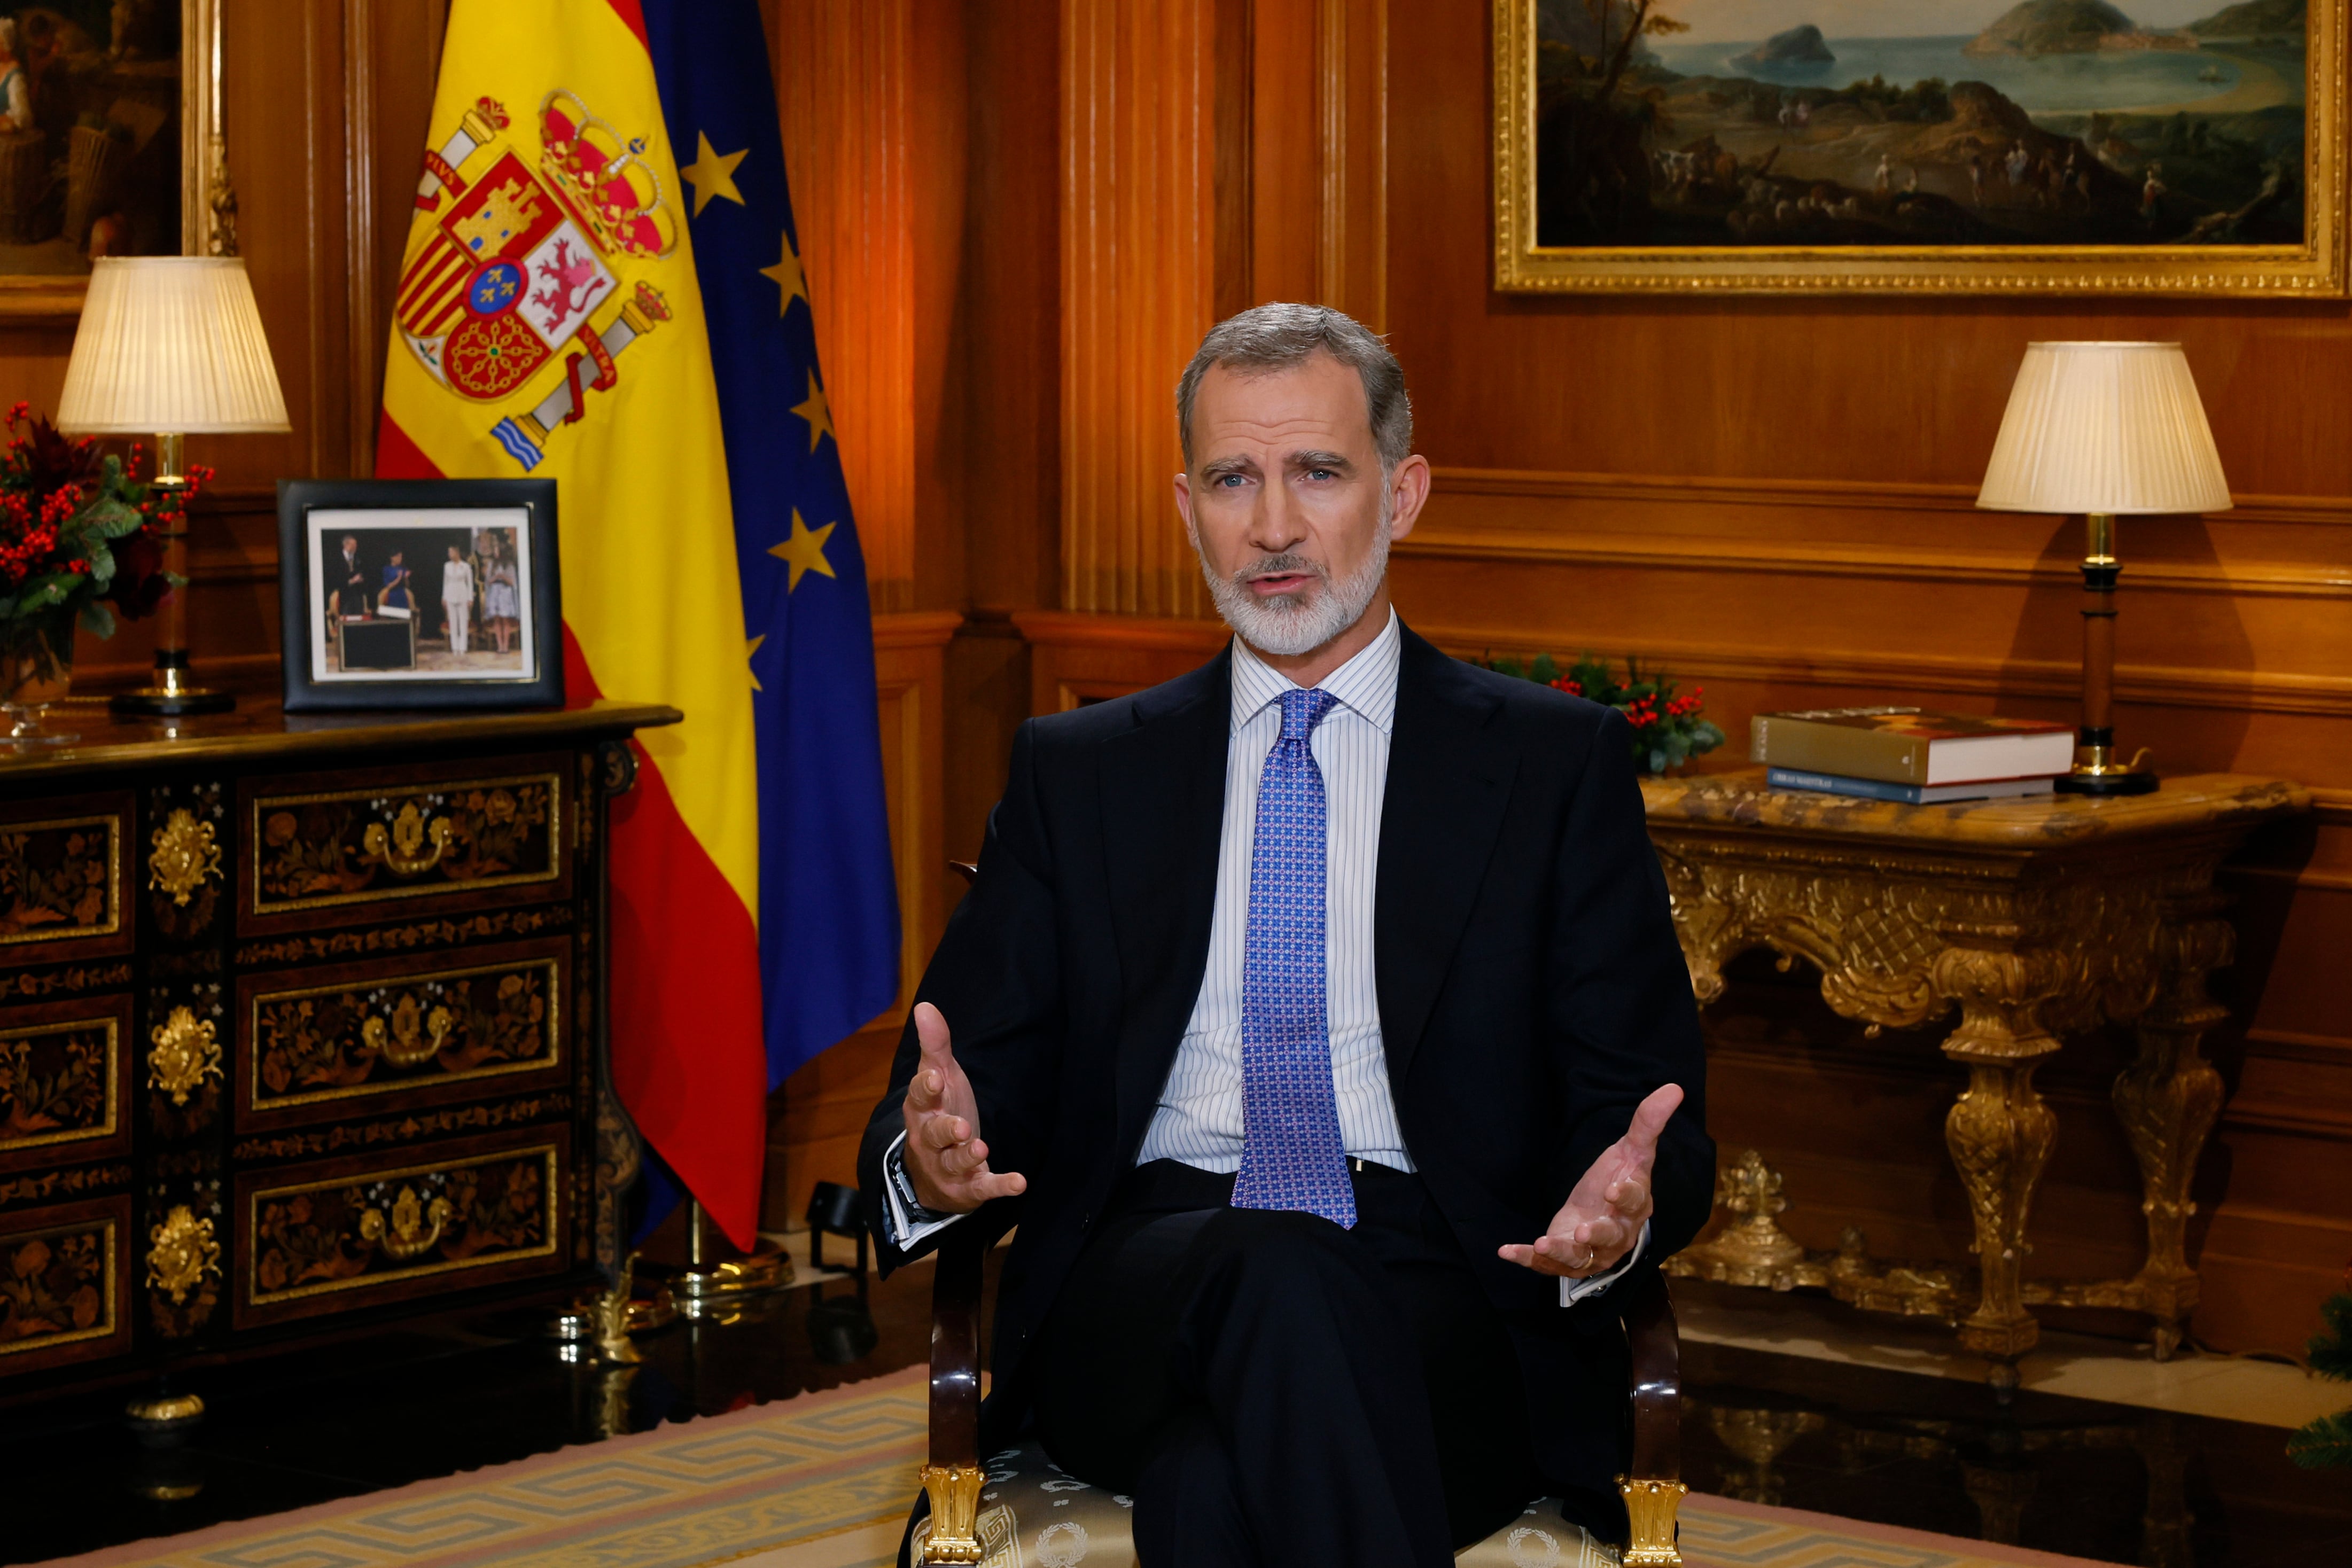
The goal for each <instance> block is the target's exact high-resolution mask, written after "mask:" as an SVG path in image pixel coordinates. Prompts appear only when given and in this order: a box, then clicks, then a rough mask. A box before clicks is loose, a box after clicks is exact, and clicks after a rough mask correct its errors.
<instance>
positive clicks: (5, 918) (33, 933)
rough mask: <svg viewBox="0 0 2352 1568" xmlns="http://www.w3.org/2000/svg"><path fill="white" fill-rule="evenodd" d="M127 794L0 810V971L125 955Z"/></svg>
mask: <svg viewBox="0 0 2352 1568" xmlns="http://www.w3.org/2000/svg"><path fill="white" fill-rule="evenodd" d="M130 821H131V797H130V796H129V795H127V794H106V795H98V796H86V797H82V798H79V799H75V800H26V801H19V802H16V803H15V804H12V805H7V806H0V965H8V966H15V965H18V964H47V963H54V962H56V961H58V959H61V958H80V957H97V956H101V955H107V954H114V953H128V952H129V951H131V923H130V922H129V921H128V920H127V919H125V918H124V904H125V900H124V873H123V863H122V839H123V834H124V831H125V830H126V828H127V826H128V824H129V822H130Z"/></svg>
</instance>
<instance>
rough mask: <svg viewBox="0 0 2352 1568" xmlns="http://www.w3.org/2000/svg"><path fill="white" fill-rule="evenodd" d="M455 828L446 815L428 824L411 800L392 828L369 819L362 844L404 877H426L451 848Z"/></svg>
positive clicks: (402, 809) (396, 818)
mask: <svg viewBox="0 0 2352 1568" xmlns="http://www.w3.org/2000/svg"><path fill="white" fill-rule="evenodd" d="M456 831H457V830H455V829H454V828H452V827H451V826H450V825H449V819H448V818H446V817H436V818H434V819H433V821H431V822H430V823H427V822H426V821H425V813H424V812H422V811H420V810H417V809H416V802H415V801H414V800H410V801H408V802H406V803H405V804H404V805H403V806H402V807H401V808H400V814H399V815H398V816H395V817H394V818H393V820H392V828H391V831H385V829H384V825H383V823H382V822H370V823H369V824H368V825H367V831H366V832H365V833H363V834H362V835H361V837H360V843H361V844H362V847H364V848H365V849H366V851H367V852H368V853H369V854H371V855H373V856H374V857H375V858H376V859H377V860H380V861H382V862H383V863H384V864H386V865H388V866H390V867H391V868H392V869H393V870H394V871H395V872H398V873H400V874H401V875H402V876H423V875H424V874H425V873H426V872H428V871H431V870H432V869H433V868H434V867H435V866H436V865H439V864H440V863H441V855H442V852H444V851H445V850H446V849H447V848H448V847H449V841H450V839H451V838H452V837H453V836H454V835H455V833H456ZM428 841H429V842H430V843H431V844H432V846H433V847H432V849H431V850H430V851H427V850H426V849H425V844H426V843H427V842H428Z"/></svg>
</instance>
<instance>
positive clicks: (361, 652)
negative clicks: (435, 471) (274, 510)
mask: <svg viewBox="0 0 2352 1568" xmlns="http://www.w3.org/2000/svg"><path fill="white" fill-rule="evenodd" d="M278 600H279V605H280V614H281V616H282V618H283V624H284V627H285V647H286V711H287V712H289V713H300V712H306V711H320V710H323V709H330V708H521V707H550V706H561V705H562V702H563V595H562V580H561V579H560V577H559V576H558V574H557V570H556V555H555V482H554V481H553V480H551V479H289V480H285V481H282V482H281V483H280V484H279V485H278Z"/></svg>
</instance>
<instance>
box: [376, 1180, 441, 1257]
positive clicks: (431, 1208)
mask: <svg viewBox="0 0 2352 1568" xmlns="http://www.w3.org/2000/svg"><path fill="white" fill-rule="evenodd" d="M456 1212H457V1211H456V1210H455V1209H453V1208H452V1207H450V1206H449V1200H448V1199H447V1198H446V1197H436V1198H435V1199H434V1200H433V1201H432V1202H431V1203H429V1204H427V1203H425V1202H422V1201H420V1200H419V1199H418V1197H417V1196H416V1189H415V1187H413V1186H404V1187H402V1188H401V1189H400V1196H399V1197H395V1198H394V1199H393V1200H392V1218H391V1220H390V1221H389V1222H387V1221H386V1220H385V1219H384V1217H383V1210H382V1209H380V1208H371V1209H369V1210H368V1211H367V1212H366V1213H364V1214H362V1215H361V1216H360V1239H361V1240H362V1241H365V1242H368V1243H370V1244H371V1245H373V1246H375V1247H378V1248H381V1249H383V1255H384V1256H385V1257H387V1258H389V1259H391V1260H393V1261H394V1262H396V1263H405V1262H407V1261H408V1260H410V1259H412V1258H422V1257H423V1256H425V1253H427V1252H430V1251H432V1250H433V1249H435V1248H436V1247H438V1246H439V1245H441V1228H442V1227H443V1226H445V1225H446V1224H448V1223H449V1217H450V1216H451V1215H452V1214H454V1213H456ZM427 1222H430V1224H431V1226H432V1228H431V1229H429V1230H428V1229H426V1228H425V1226H426V1224H427Z"/></svg>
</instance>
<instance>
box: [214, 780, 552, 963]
mask: <svg viewBox="0 0 2352 1568" xmlns="http://www.w3.org/2000/svg"><path fill="white" fill-rule="evenodd" d="M567 762H568V759H566V758H515V759H511V760H509V761H508V762H506V763H505V765H504V766H502V767H499V768H496V770H495V771H486V772H482V773H477V774H475V775H474V776H472V777H467V775H466V770H465V768H463V767H456V768H453V767H450V766H448V765H437V766H433V767H426V768H400V769H395V770H393V771H392V772H390V773H388V774H386V775H384V776H383V777H382V778H380V779H372V780H371V781H370V782H369V784H368V785H367V786H365V787H363V788H358V789H352V788H340V789H339V788H333V787H332V786H333V784H334V783H336V782H337V781H336V780H333V779H272V780H265V781H261V782H258V783H247V784H246V785H244V786H243V787H242V788H241V790H240V795H239V799H240V806H239V810H240V812H241V813H242V820H243V827H244V838H243V845H242V847H241V849H240V850H239V855H240V857H241V862H242V863H241V866H240V869H239V873H238V880H239V883H240V890H239V898H240V900H241V902H242V904H243V909H242V919H241V922H240V927H241V930H242V931H243V932H244V933H245V934H247V935H259V934H263V933H267V932H272V931H281V930H293V929H304V928H309V927H312V926H317V925H328V924H332V923H335V922H337V921H340V920H343V919H346V918H350V917H353V916H358V915H372V916H374V917H377V918H381V916H380V915H374V911H373V908H372V907H371V906H378V905H384V904H400V905H402V906H403V907H404V908H407V907H418V908H425V907H450V906H453V905H458V904H478V903H481V902H483V901H484V900H485V899H486V898H487V899H488V901H489V902H493V903H496V902H508V903H511V902H516V901H519V900H523V899H536V898H554V899H561V898H563V897H566V896H568V895H569V893H570V883H571V854H570V851H571V846H570V844H569V842H568V840H567V836H566V835H567V831H568V828H569V823H568V822H567V821H566V817H567V815H568V813H569V811H570V810H571V802H570V800H569V799H568V791H569V786H568V785H567V784H566V782H565V777H566V773H567V766H566V764H567Z"/></svg>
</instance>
